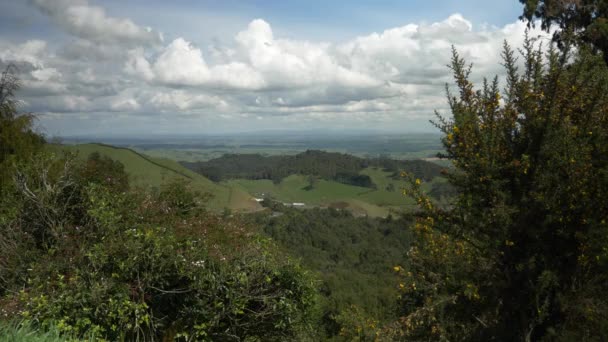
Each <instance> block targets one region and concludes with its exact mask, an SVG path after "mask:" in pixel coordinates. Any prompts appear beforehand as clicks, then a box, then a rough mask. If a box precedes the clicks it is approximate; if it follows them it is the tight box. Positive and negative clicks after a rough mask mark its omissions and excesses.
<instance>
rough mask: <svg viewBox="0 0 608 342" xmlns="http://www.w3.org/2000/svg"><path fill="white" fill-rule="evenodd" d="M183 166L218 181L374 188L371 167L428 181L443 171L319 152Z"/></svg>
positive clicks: (236, 157)
mask: <svg viewBox="0 0 608 342" xmlns="http://www.w3.org/2000/svg"><path fill="white" fill-rule="evenodd" d="M182 164H183V165H185V166H186V167H188V168H190V169H191V170H194V171H196V172H200V173H201V174H203V175H204V176H205V177H208V178H209V179H211V180H214V181H216V182H217V181H221V180H226V179H234V178H245V179H270V180H272V181H273V182H275V183H279V182H280V181H281V180H282V179H284V178H285V177H287V176H289V175H294V174H302V175H311V176H317V177H320V178H323V179H325V180H335V181H337V182H340V183H344V184H349V185H355V186H361V187H373V182H372V180H371V179H370V178H369V177H368V176H367V175H364V174H360V172H361V171H362V170H363V169H365V168H366V167H368V166H377V167H382V168H384V169H386V170H390V171H391V172H397V173H398V172H399V171H402V170H404V171H408V172H414V173H416V174H417V175H418V177H420V178H423V179H425V180H431V179H433V178H434V177H436V176H438V175H439V173H440V171H441V167H440V166H438V165H436V164H433V163H430V162H427V161H424V160H402V161H398V160H392V159H389V158H385V157H381V158H371V159H364V158H359V157H355V156H352V155H348V154H342V153H333V152H324V151H315V150H308V151H306V152H303V153H299V154H297V155H295V156H268V157H265V156H262V155H259V154H225V155H224V156H222V157H220V158H216V159H212V160H209V161H206V162H194V163H187V162H183V163H182Z"/></svg>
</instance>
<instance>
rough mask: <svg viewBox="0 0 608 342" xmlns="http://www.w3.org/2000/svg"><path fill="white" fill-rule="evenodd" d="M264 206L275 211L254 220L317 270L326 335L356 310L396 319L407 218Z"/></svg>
mask: <svg viewBox="0 0 608 342" xmlns="http://www.w3.org/2000/svg"><path fill="white" fill-rule="evenodd" d="M264 205H265V206H268V207H269V208H272V209H273V213H274V214H272V215H268V214H265V213H260V214H256V215H254V216H252V217H251V218H252V219H254V220H255V223H256V224H257V225H260V226H261V227H262V229H263V231H264V232H265V233H266V234H268V236H270V237H271V238H272V239H273V240H275V241H277V243H278V244H279V245H280V246H282V247H283V248H284V249H285V250H287V251H289V252H290V253H291V255H294V256H297V257H299V258H301V260H302V263H303V264H304V266H306V267H308V268H309V269H311V270H313V271H316V272H318V273H319V277H320V278H321V280H322V284H321V285H320V291H321V294H322V296H323V299H324V300H323V302H322V307H321V310H322V315H323V317H324V320H323V321H322V322H321V324H322V327H323V329H324V330H325V333H326V334H327V335H329V336H332V335H337V334H338V333H339V331H340V326H341V325H342V324H343V323H344V324H347V323H349V322H354V321H356V320H355V319H353V318H352V317H353V315H351V314H350V313H353V312H357V315H356V316H366V317H369V319H370V321H376V322H377V321H380V320H382V321H388V320H391V319H395V318H396V316H395V312H396V310H395V309H396V308H395V305H394V303H395V298H396V296H397V294H398V292H397V288H396V287H395V284H394V274H393V271H392V267H393V265H395V264H399V263H402V262H403V261H404V260H403V257H404V255H403V250H405V249H407V248H409V242H410V233H409V232H408V231H404V230H403V229H402V227H403V226H404V225H407V224H409V221H408V219H407V218H399V219H394V218H393V217H392V216H389V217H388V218H386V219H370V218H364V217H358V218H357V217H353V215H352V214H350V213H349V212H348V211H344V210H337V209H309V210H299V209H295V208H289V207H284V206H282V205H281V204H280V203H277V202H273V201H270V200H265V202H264ZM353 305H354V306H356V307H355V308H352V306H353ZM338 316H339V317H341V318H337V317H338ZM340 322H342V323H340ZM349 324H350V323H349ZM348 330H349V329H345V331H348Z"/></svg>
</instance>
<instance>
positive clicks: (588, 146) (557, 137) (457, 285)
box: [397, 39, 608, 341]
mask: <svg viewBox="0 0 608 342" xmlns="http://www.w3.org/2000/svg"><path fill="white" fill-rule="evenodd" d="M522 52H523V53H522V58H523V70H521V71H520V70H518V67H517V62H516V57H515V54H514V52H513V51H512V50H511V49H510V48H509V46H508V45H506V44H505V47H504V52H503V58H504V65H505V68H506V75H507V79H506V87H505V89H504V91H502V92H501V91H500V89H499V85H498V81H497V79H494V80H493V81H484V82H483V85H482V86H481V87H480V89H478V90H476V89H475V88H474V85H473V83H471V81H470V80H469V75H470V72H471V67H470V66H467V65H466V64H465V62H464V60H463V59H462V58H461V57H460V56H459V55H458V53H456V51H454V54H453V59H452V63H451V69H452V71H453V73H454V78H455V83H456V86H457V89H458V92H457V93H456V94H453V93H451V92H448V101H449V105H450V108H451V112H452V117H451V118H449V119H444V118H442V117H439V122H438V123H437V126H438V128H439V129H440V130H441V131H442V132H443V133H444V137H443V143H444V146H445V149H446V157H447V158H448V159H450V160H451V161H452V162H453V164H454V169H451V170H449V172H448V177H449V181H450V183H451V184H452V186H454V188H455V189H456V191H457V193H458V195H457V197H456V200H455V202H454V203H452V206H450V207H449V208H450V209H442V208H440V207H438V206H437V205H436V204H435V203H433V202H432V201H431V199H430V198H429V197H428V196H427V195H426V194H424V193H423V192H422V190H421V188H420V180H418V179H415V178H411V179H410V180H411V189H410V191H409V192H410V194H411V195H412V196H413V197H414V198H416V199H417V201H418V203H419V205H420V209H421V213H420V215H419V217H418V219H417V223H416V225H415V227H414V231H415V232H416V236H417V237H418V238H417V243H416V244H415V247H414V248H412V249H411V250H410V251H409V253H408V255H409V257H410V264H409V265H407V266H406V267H405V268H399V269H398V270H397V271H398V273H399V274H400V275H401V276H402V281H401V284H400V287H401V288H402V291H403V296H402V298H403V319H402V321H401V323H402V324H401V325H400V326H401V328H402V330H401V333H403V334H404V335H406V336H408V337H409V338H413V339H416V340H437V339H443V340H478V341H488V340H502V341H522V340H525V341H539V340H566V341H570V340H575V339H578V340H591V341H603V340H606V339H607V338H608V328H607V327H608V309H607V308H608V301H607V300H606V298H607V297H606V293H607V291H608V249H607V248H606V246H607V245H608V225H607V214H606V213H608V196H606V195H607V194H608V158H607V156H608V115H606V113H607V112H608V68H607V67H606V65H605V64H604V62H603V60H602V58H601V57H600V56H598V54H596V53H593V52H592V51H589V50H588V49H587V48H585V47H584V46H581V47H580V48H579V49H578V52H576V53H572V54H571V53H569V52H568V49H565V50H563V51H561V52H558V51H557V50H554V49H550V50H549V52H548V53H547V55H546V57H545V56H544V55H543V53H541V50H540V49H537V48H536V47H535V46H534V45H533V44H532V42H531V41H530V40H529V39H527V40H526V43H525V45H524V47H523V49H522Z"/></svg>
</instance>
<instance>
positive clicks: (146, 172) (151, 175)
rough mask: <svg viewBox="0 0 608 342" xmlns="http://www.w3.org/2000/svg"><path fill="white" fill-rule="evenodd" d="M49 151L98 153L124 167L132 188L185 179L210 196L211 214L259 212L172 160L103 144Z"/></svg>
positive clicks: (236, 193) (233, 191)
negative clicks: (226, 209) (229, 210)
mask: <svg viewBox="0 0 608 342" xmlns="http://www.w3.org/2000/svg"><path fill="white" fill-rule="evenodd" d="M49 149H51V150H52V151H54V152H55V153H61V152H62V151H66V152H73V153H76V154H77V157H78V158H81V159H85V158H87V157H88V156H89V155H90V154H91V153H93V152H98V153H99V154H101V155H106V156H108V157H110V158H112V159H114V160H118V161H120V162H121V163H122V164H123V165H124V166H125V171H126V172H127V173H128V174H129V177H130V182H131V184H133V185H135V186H141V187H150V188H159V187H160V186H161V185H162V184H164V183H166V182H168V181H171V180H172V179H175V178H181V179H186V180H187V181H189V182H190V184H191V186H192V187H193V188H194V189H196V190H199V191H201V192H207V193H210V194H212V195H213V198H212V199H211V200H210V202H209V203H208V206H209V208H210V209H213V210H221V209H223V208H230V209H232V210H236V211H254V210H258V209H259V204H258V203H257V202H255V201H254V200H253V199H252V198H251V196H250V195H248V194H247V193H246V192H243V191H242V190H241V189H239V188H232V187H229V186H227V185H225V184H216V183H213V182H212V181H210V180H209V179H207V178H205V177H204V176H202V175H200V174H198V173H195V172H192V171H190V170H188V169H186V168H185V167H183V166H181V165H180V164H179V163H177V162H176V161H173V160H169V159H163V158H153V157H149V156H146V155H143V154H141V153H138V152H135V151H133V150H131V149H128V148H122V147H114V146H109V145H104V144H82V145H50V146H49Z"/></svg>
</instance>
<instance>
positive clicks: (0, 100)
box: [0, 65, 44, 190]
mask: <svg viewBox="0 0 608 342" xmlns="http://www.w3.org/2000/svg"><path fill="white" fill-rule="evenodd" d="M15 71H16V67H15V66H13V65H9V66H7V67H6V69H5V70H4V71H3V72H2V76H1V77H0V190H1V189H2V188H3V187H4V186H6V185H7V184H8V183H7V181H8V179H7V177H9V178H10V173H11V170H12V167H13V166H14V163H15V162H17V161H19V160H23V159H27V158H28V157H29V156H31V155H32V154H33V153H34V152H35V151H37V150H39V149H40V147H41V146H42V144H43V143H44V139H43V138H42V136H40V135H39V134H37V133H36V132H34V129H33V121H34V116H33V115H32V114H28V113H19V108H18V105H19V102H18V101H17V99H16V98H15V93H16V92H17V90H19V79H18V78H17V76H16V75H15Z"/></svg>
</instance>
